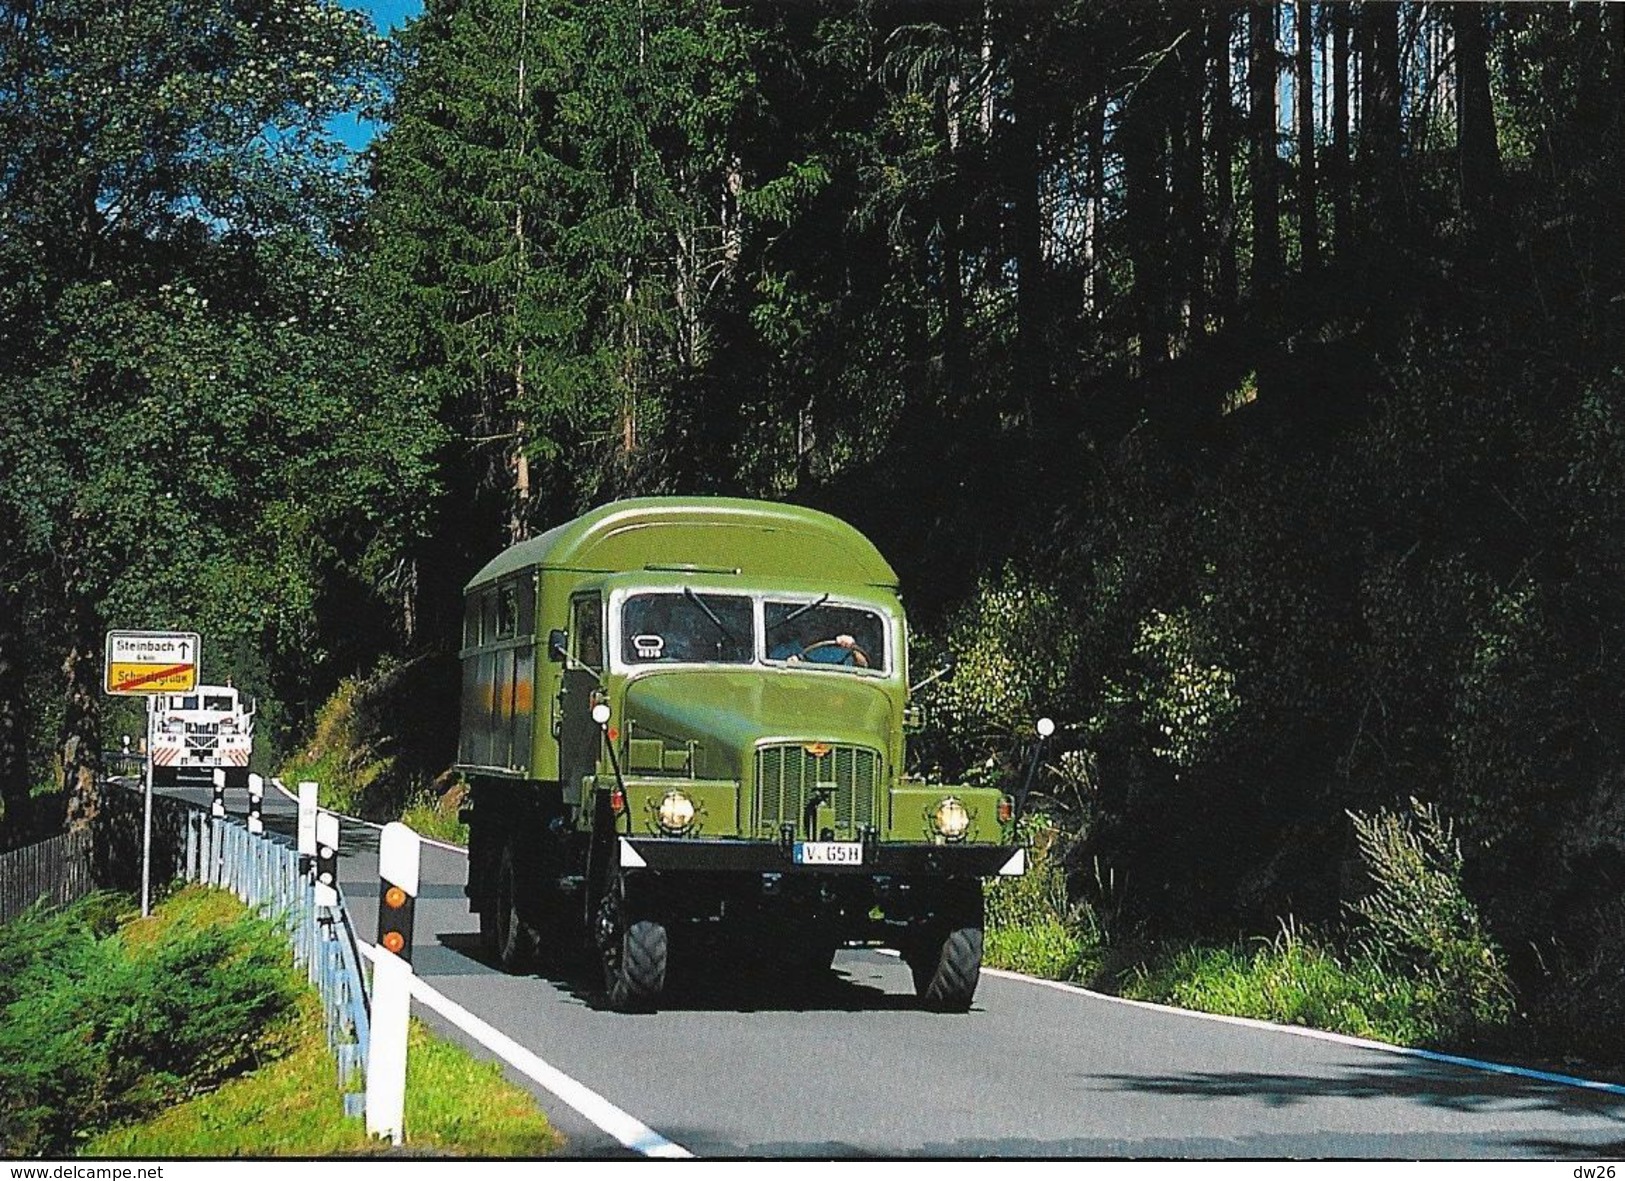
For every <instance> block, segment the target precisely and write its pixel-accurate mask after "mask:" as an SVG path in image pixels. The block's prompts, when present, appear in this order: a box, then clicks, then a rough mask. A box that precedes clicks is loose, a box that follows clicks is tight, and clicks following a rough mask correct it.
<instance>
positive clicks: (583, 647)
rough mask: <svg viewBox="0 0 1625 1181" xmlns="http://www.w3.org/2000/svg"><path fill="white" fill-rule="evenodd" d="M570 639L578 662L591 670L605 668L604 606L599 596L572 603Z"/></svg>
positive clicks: (587, 597)
mask: <svg viewBox="0 0 1625 1181" xmlns="http://www.w3.org/2000/svg"><path fill="white" fill-rule="evenodd" d="M570 638H571V640H572V641H573V642H574V644H575V657H576V659H577V660H579V661H581V663H582V664H584V665H586V666H587V667H588V668H591V669H602V668H603V667H604V606H603V603H602V601H601V600H600V599H599V598H598V596H597V595H583V596H582V597H580V598H578V599H575V600H573V601H572V602H571V604H570Z"/></svg>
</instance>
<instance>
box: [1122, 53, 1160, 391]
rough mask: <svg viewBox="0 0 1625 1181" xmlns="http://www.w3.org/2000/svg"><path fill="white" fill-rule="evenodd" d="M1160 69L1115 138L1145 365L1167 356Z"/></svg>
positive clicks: (1137, 96)
mask: <svg viewBox="0 0 1625 1181" xmlns="http://www.w3.org/2000/svg"><path fill="white" fill-rule="evenodd" d="M1162 76H1163V75H1162V73H1161V72H1160V71H1153V72H1152V73H1151V74H1150V75H1149V76H1148V77H1147V78H1146V79H1145V80H1144V81H1143V82H1142V83H1141V84H1140V86H1139V88H1138V89H1137V90H1136V91H1135V93H1134V97H1133V98H1132V99H1130V100H1129V102H1128V104H1127V106H1126V107H1125V109H1124V111H1123V114H1122V118H1121V123H1120V130H1119V131H1118V135H1117V139H1118V142H1119V145H1120V149H1121V151H1122V154H1123V177H1124V181H1125V185H1126V189H1127V192H1126V204H1127V209H1126V213H1127V221H1128V234H1129V257H1130V258H1131V259H1132V260H1133V262H1134V294H1133V309H1134V328H1135V334H1136V335H1137V336H1138V338H1139V356H1140V360H1141V364H1142V365H1144V366H1151V365H1155V364H1156V363H1157V362H1159V361H1163V360H1166V359H1167V356H1168V317H1167V310H1166V309H1167V296H1168V274H1169V269H1170V268H1169V260H1168V213H1167V209H1168V177H1167V151H1166V143H1165V133H1166V125H1165V122H1164V115H1165V101H1164V94H1163V88H1162V87H1161V86H1160V85H1159V83H1160V81H1161V79H1162Z"/></svg>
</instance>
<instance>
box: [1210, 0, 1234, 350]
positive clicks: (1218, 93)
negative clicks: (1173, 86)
mask: <svg viewBox="0 0 1625 1181" xmlns="http://www.w3.org/2000/svg"><path fill="white" fill-rule="evenodd" d="M1232 20H1233V15H1232V11H1231V10H1230V9H1229V8H1226V7H1223V6H1222V5H1221V6H1220V7H1218V8H1216V9H1215V10H1214V11H1213V12H1212V13H1211V14H1210V15H1209V17H1208V60H1209V62H1210V63H1211V65H1212V69H1213V179H1214V187H1215V195H1214V219H1215V221H1216V223H1217V224H1216V225H1215V227H1214V244H1213V245H1214V249H1215V250H1217V251H1218V255H1219V260H1218V261H1219V265H1218V287H1217V290H1216V292H1215V296H1216V299H1217V302H1218V311H1219V315H1220V317H1221V318H1228V317H1229V315H1230V313H1232V312H1233V311H1235V309H1236V300H1237V299H1238V298H1239V295H1238V288H1239V280H1238V278H1237V276H1236V188H1235V174H1234V173H1233V171H1232V169H1233V168H1234V166H1235V152H1236V133H1235V105H1234V104H1233V103H1232V102H1231V91H1230V33H1231V30H1232V28H1233V27H1234V26H1233V24H1232Z"/></svg>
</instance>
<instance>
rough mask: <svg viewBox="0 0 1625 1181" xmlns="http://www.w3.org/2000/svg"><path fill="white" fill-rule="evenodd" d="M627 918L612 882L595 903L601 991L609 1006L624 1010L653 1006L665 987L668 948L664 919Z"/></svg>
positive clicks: (620, 898)
mask: <svg viewBox="0 0 1625 1181" xmlns="http://www.w3.org/2000/svg"><path fill="white" fill-rule="evenodd" d="M629 918H630V916H628V915H627V913H626V907H625V902H624V900H623V899H622V896H621V891H620V890H619V889H618V888H617V887H616V886H611V887H610V889H609V890H608V891H607V892H606V893H605V895H604V897H603V900H602V901H601V902H600V903H599V907H598V948H599V953H600V955H601V956H602V958H603V964H604V993H605V995H606V996H607V998H608V1000H609V1005H610V1008H612V1009H616V1010H619V1011H620V1012H623V1013H632V1012H642V1011H646V1010H649V1009H652V1008H653V1007H654V1004H655V1001H656V1000H658V999H659V997H660V994H661V993H662V992H664V991H665V990H666V967H667V963H668V961H669V958H670V952H671V945H670V940H669V939H668V938H667V936H666V926H665V924H664V923H660V922H656V921H655V920H654V919H647V918H642V919H630V921H628V920H629Z"/></svg>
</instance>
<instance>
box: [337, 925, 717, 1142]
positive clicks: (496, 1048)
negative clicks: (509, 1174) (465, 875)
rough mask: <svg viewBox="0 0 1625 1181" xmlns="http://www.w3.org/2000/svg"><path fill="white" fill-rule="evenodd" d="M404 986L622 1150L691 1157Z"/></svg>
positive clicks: (509, 1043)
mask: <svg viewBox="0 0 1625 1181" xmlns="http://www.w3.org/2000/svg"><path fill="white" fill-rule="evenodd" d="M356 942H357V944H358V945H359V946H360V948H361V951H362V954H363V955H365V956H367V957H368V958H369V959H376V958H377V957H378V956H379V954H381V953H380V952H379V951H378V948H377V947H376V946H375V945H374V944H371V943H367V942H365V941H364V940H360V939H358V940H356ZM410 987H411V990H412V995H413V997H415V998H416V999H417V1000H419V1001H421V1002H422V1003H423V1004H424V1005H426V1006H428V1007H429V1008H431V1009H433V1010H434V1011H435V1012H436V1013H439V1014H440V1015H441V1016H442V1017H444V1018H445V1019H446V1020H447V1021H450V1022H451V1023H452V1024H453V1025H455V1026H456V1027H457V1028H458V1029H460V1030H462V1031H463V1032H464V1033H466V1034H467V1035H468V1036H469V1037H471V1038H473V1039H474V1040H475V1041H477V1042H479V1043H480V1045H482V1046H484V1047H485V1048H486V1049H488V1050H490V1051H491V1052H492V1053H493V1054H495V1055H496V1056H497V1057H499V1058H501V1059H502V1060H503V1061H504V1062H506V1063H508V1065H510V1066H512V1067H513V1068H514V1069H515V1070H517V1071H519V1072H520V1073H521V1074H524V1075H526V1076H527V1077H529V1078H531V1079H533V1080H534V1081H535V1082H537V1083H539V1084H541V1086H542V1087H543V1088H545V1089H546V1090H547V1091H548V1092H549V1093H551V1094H553V1095H555V1096H557V1097H558V1098H559V1099H560V1100H562V1101H563V1102H565V1103H567V1104H568V1105H569V1106H570V1107H572V1108H574V1109H575V1110H576V1111H577V1112H579V1113H580V1114H581V1115H582V1116H584V1117H586V1119H588V1120H589V1121H591V1123H592V1124H593V1125H594V1126H595V1127H597V1128H598V1129H599V1130H600V1131H603V1132H606V1133H608V1134H609V1135H611V1136H613V1137H614V1138H615V1139H616V1140H617V1141H618V1142H619V1143H620V1144H621V1145H623V1146H624V1147H626V1148H629V1149H631V1150H632V1151H633V1152H636V1153H639V1154H641V1155H643V1156H650V1157H666V1158H672V1159H684V1160H686V1159H690V1158H692V1157H693V1155H694V1154H693V1153H692V1152H690V1151H689V1150H688V1149H686V1148H684V1147H683V1146H682V1145H681V1144H675V1143H673V1142H672V1141H670V1140H668V1139H666V1137H664V1136H662V1135H661V1134H660V1133H659V1132H657V1131H655V1130H654V1129H653V1128H651V1127H649V1126H648V1125H647V1124H645V1123H643V1122H642V1121H641V1120H639V1119H637V1118H635V1117H634V1116H631V1115H628V1114H627V1113H626V1112H624V1111H622V1110H621V1109H620V1108H619V1107H616V1106H615V1105H614V1104H613V1103H611V1102H610V1101H609V1100H608V1099H605V1098H604V1097H603V1096H602V1095H600V1094H599V1093H598V1092H597V1091H594V1090H592V1089H591V1088H590V1087H588V1086H586V1085H585V1084H583V1083H580V1082H577V1081H576V1080H575V1079H573V1078H571V1077H570V1076H569V1075H567V1074H565V1073H564V1072H563V1071H562V1070H560V1069H559V1068H558V1067H556V1066H553V1065H552V1064H550V1063H548V1062H544V1061H543V1060H542V1059H541V1058H539V1057H538V1056H537V1055H536V1054H535V1053H533V1052H532V1051H530V1050H527V1049H526V1048H525V1047H524V1046H522V1045H520V1044H519V1043H518V1042H516V1041H514V1040H513V1038H511V1037H509V1036H508V1035H507V1034H505V1033H503V1032H502V1031H501V1030H500V1029H497V1028H496V1027H495V1026H493V1025H491V1024H490V1023H489V1022H487V1021H484V1020H482V1019H481V1018H479V1017H476V1016H475V1015H474V1014H473V1013H470V1012H469V1011H468V1010H467V1009H465V1008H463V1006H461V1005H459V1004H458V1003H457V1002H456V1001H454V1000H452V999H451V998H450V997H448V996H446V995H445V994H444V993H442V992H440V991H439V990H437V989H436V988H434V986H433V985H431V984H429V983H428V982H427V981H425V980H424V979H423V978H422V977H420V976H417V975H414V976H412V978H411V985H410Z"/></svg>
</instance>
